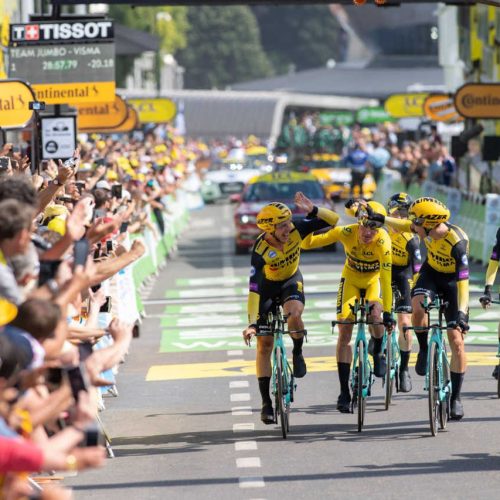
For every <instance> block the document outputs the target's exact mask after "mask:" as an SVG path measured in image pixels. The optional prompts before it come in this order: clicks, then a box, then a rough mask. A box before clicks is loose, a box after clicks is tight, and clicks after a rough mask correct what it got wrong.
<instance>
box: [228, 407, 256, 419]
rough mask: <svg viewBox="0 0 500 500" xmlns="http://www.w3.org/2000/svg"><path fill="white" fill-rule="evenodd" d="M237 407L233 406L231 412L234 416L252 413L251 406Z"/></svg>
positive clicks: (247, 415)
mask: <svg viewBox="0 0 500 500" xmlns="http://www.w3.org/2000/svg"><path fill="white" fill-rule="evenodd" d="M237 408H239V409H237ZM237 408H233V409H232V410H231V414H232V415H233V417H249V416H250V415H252V409H251V408H250V406H240V407H237Z"/></svg>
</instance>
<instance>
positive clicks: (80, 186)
mask: <svg viewBox="0 0 500 500" xmlns="http://www.w3.org/2000/svg"><path fill="white" fill-rule="evenodd" d="M75 186H76V189H78V192H79V193H80V194H82V192H83V190H84V189H85V181H76V182H75Z"/></svg>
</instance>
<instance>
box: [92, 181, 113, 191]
mask: <svg viewBox="0 0 500 500" xmlns="http://www.w3.org/2000/svg"><path fill="white" fill-rule="evenodd" d="M95 187H96V189H107V190H108V191H111V186H110V185H109V182H108V181H106V180H104V179H103V180H101V181H99V182H98V183H97V184H96V185H95Z"/></svg>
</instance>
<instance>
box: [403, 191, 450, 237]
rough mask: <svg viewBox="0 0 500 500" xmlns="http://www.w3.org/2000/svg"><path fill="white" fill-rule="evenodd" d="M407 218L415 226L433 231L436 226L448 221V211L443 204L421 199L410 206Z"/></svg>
mask: <svg viewBox="0 0 500 500" xmlns="http://www.w3.org/2000/svg"><path fill="white" fill-rule="evenodd" d="M408 218H409V219H410V220H411V221H412V222H413V224H415V225H416V226H421V227H423V228H425V229H433V228H434V227H436V226H437V225H438V224H441V223H442V222H446V221H448V220H449V219H450V211H449V210H448V208H447V207H446V205H445V204H444V203H441V202H440V201H439V200H436V198H429V197H426V196H424V197H422V198H417V199H416V200H415V201H414V202H413V203H412V204H411V205H410V210H409V212H408Z"/></svg>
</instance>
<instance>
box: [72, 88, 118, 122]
mask: <svg viewBox="0 0 500 500" xmlns="http://www.w3.org/2000/svg"><path fill="white" fill-rule="evenodd" d="M76 108H77V110H78V121H77V123H78V130H81V129H87V130H88V129H102V128H106V129H108V128H115V127H118V126H120V125H121V124H122V123H123V122H124V121H125V120H126V119H127V116H128V107H127V103H126V102H125V101H124V100H123V99H122V98H121V97H120V96H118V95H117V96H114V99H113V100H112V101H111V102H102V103H93V104H86V105H84V106H82V105H80V106H76Z"/></svg>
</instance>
